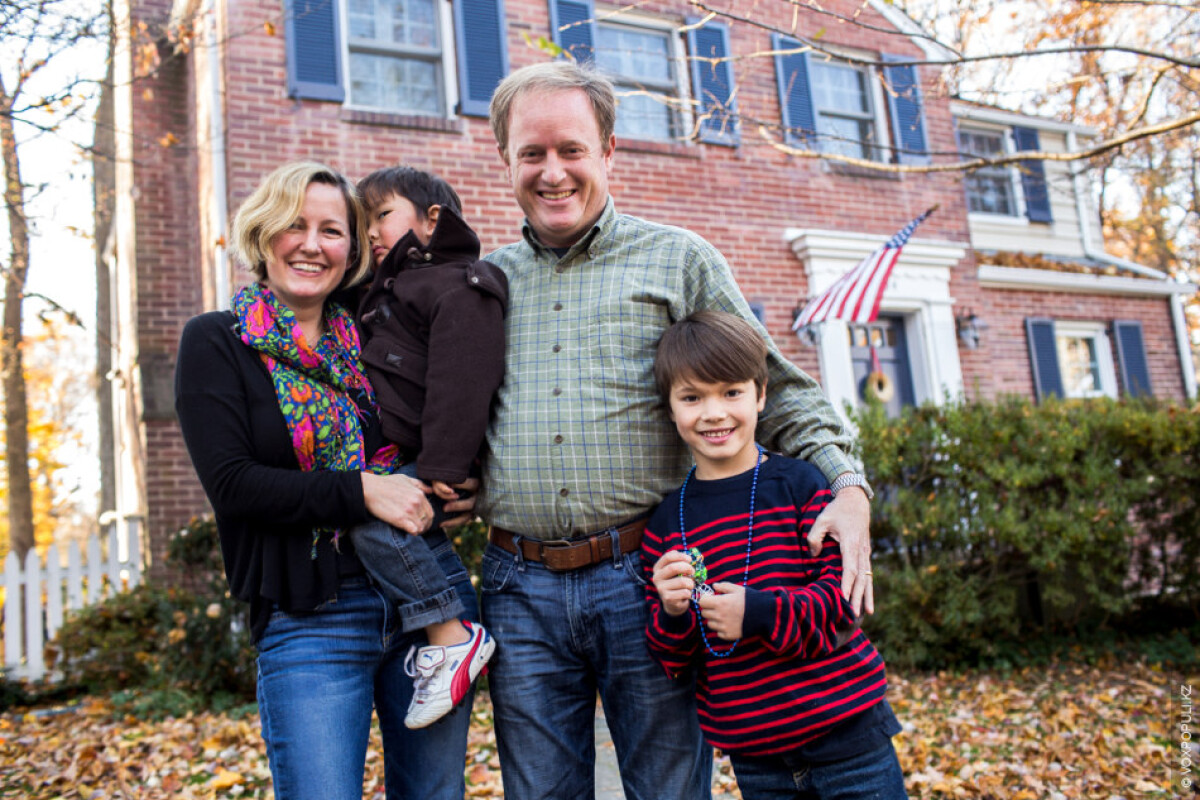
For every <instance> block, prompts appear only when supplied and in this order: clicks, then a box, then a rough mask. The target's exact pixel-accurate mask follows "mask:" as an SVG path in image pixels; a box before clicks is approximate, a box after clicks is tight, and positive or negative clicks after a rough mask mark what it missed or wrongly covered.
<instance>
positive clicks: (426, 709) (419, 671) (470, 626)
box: [404, 620, 496, 730]
mask: <svg viewBox="0 0 1200 800" xmlns="http://www.w3.org/2000/svg"><path fill="white" fill-rule="evenodd" d="M462 624H463V627H464V628H466V629H467V631H468V632H469V633H470V634H471V638H470V639H468V640H467V641H465V642H463V643H462V644H453V645H449V646H448V647H441V646H438V645H426V646H425V647H420V648H418V647H413V648H410V649H409V651H408V655H407V656H406V657H405V659H404V671H405V672H406V673H408V676H409V677H410V678H413V685H414V686H415V688H416V691H415V692H414V694H413V699H412V703H410V704H409V706H408V715H407V716H405V718H404V724H405V725H406V726H407V727H409V728H411V729H413V730H416V729H418V728H424V727H426V726H427V725H432V724H433V723H434V722H437V721H438V720H439V719H441V718H442V717H444V716H446V715H447V714H449V713H450V711H451V710H452V709H454V707H455V706H457V705H458V704H459V703H461V702H462V701H463V698H465V697H466V696H467V693H468V692H469V691H470V690H471V684H473V683H474V682H475V679H476V678H477V677H479V675H480V673H482V672H484V671H485V670H486V669H487V662H488V659H490V658H491V657H492V653H494V652H495V651H496V641H495V640H494V639H493V638H492V636H491V634H489V633H488V632H487V631H486V630H484V627H483V626H482V625H480V624H479V623H476V622H467V621H466V620H464V621H463V623H462Z"/></svg>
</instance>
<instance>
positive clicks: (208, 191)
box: [109, 0, 1195, 561]
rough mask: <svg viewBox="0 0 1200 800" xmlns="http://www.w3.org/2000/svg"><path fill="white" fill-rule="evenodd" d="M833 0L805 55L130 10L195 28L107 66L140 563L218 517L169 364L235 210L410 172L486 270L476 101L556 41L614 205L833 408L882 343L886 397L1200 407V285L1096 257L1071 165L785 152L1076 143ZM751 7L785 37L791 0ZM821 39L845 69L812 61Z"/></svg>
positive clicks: (494, 167) (127, 449)
mask: <svg viewBox="0 0 1200 800" xmlns="http://www.w3.org/2000/svg"><path fill="white" fill-rule="evenodd" d="M841 5H845V6H846V9H845V10H847V11H853V10H854V9H858V8H860V6H861V11H862V13H861V14H860V15H859V17H858V19H859V21H860V22H861V23H864V24H861V25H856V24H838V23H837V22H836V21H835V20H834V19H833V18H832V17H827V16H820V15H817V14H814V13H810V12H808V11H803V12H801V13H800V14H799V17H798V18H797V19H798V27H797V28H795V29H794V33H795V38H792V37H788V36H782V35H779V34H777V33H772V32H770V31H768V30H766V29H764V28H761V27H757V26H755V25H753V24H750V23H748V22H730V21H728V20H723V19H721V18H717V19H712V20H707V21H704V22H703V24H700V20H696V19H693V18H692V17H691V16H689V15H690V14H692V13H694V8H693V7H692V6H690V5H689V4H688V3H686V2H684V1H683V0H652V2H647V3H642V4H638V5H637V6H636V9H635V10H631V9H628V8H626V7H625V6H618V5H608V4H605V3H602V2H594V0H402V1H401V0H283V2H282V3H281V2H280V0H269V1H268V0H175V2H174V4H172V0H131V5H130V6H127V7H125V8H124V9H123V10H120V12H119V13H121V14H127V15H128V16H129V20H130V22H131V24H130V25H128V26H118V27H120V28H122V29H125V28H128V29H129V30H133V31H134V32H135V33H136V32H137V31H139V30H142V28H140V27H139V26H138V25H137V22H139V21H141V22H145V23H146V24H147V25H146V27H145V28H144V30H150V31H154V30H171V31H175V32H176V34H174V35H172V36H171V37H164V38H163V39H161V40H159V41H155V42H150V41H147V40H144V39H142V40H139V39H137V38H136V37H135V39H134V40H133V41H129V42H125V43H123V44H124V46H119V47H118V52H121V53H127V54H132V55H128V56H127V57H126V58H125V59H124V60H123V61H122V62H121V63H120V64H119V65H118V70H119V74H118V75H117V85H118V86H119V87H122V88H119V89H118V92H117V96H116V114H117V124H116V130H117V138H118V153H119V155H120V156H121V159H120V161H119V166H118V169H117V177H116V187H115V190H116V196H117V198H118V200H117V208H116V222H115V226H114V227H115V229H116V233H115V235H114V238H113V241H112V242H110V248H109V250H110V253H111V265H112V272H113V276H114V277H113V286H112V297H113V304H114V307H113V318H114V320H115V322H114V331H113V332H112V340H113V342H114V353H113V356H114V361H113V364H114V369H113V372H112V375H113V376H114V377H113V380H112V387H113V393H114V407H115V412H114V417H115V418H116V422H115V433H116V440H117V445H116V452H115V453H113V454H112V458H113V459H114V461H115V463H116V465H117V472H118V474H119V476H120V477H119V478H118V484H119V485H118V487H117V489H118V493H117V494H118V500H117V504H118V506H120V508H118V509H117V510H118V511H121V512H124V513H130V512H133V513H141V514H144V515H146V516H147V518H148V525H147V529H148V531H149V535H150V543H149V544H150V547H149V548H148V552H149V553H150V554H151V558H152V559H154V560H156V561H157V560H160V559H161V555H162V549H163V547H164V543H165V535H166V533H167V532H168V531H170V530H172V529H174V528H176V527H178V526H179V525H180V524H181V523H182V522H184V521H186V519H187V518H188V517H189V516H190V515H192V514H194V513H196V512H198V511H201V510H203V509H204V507H205V501H204V497H203V495H202V493H201V491H200V488H199V485H198V483H197V482H196V480H195V477H194V475H193V474H192V473H191V468H190V464H189V462H188V460H187V456H186V453H185V452H184V449H183V445H182V441H181V438H180V436H179V432H178V428H177V425H176V423H175V420H174V415H173V411H172V402H173V397H172V372H173V366H174V354H175V348H176V341H177V338H178V335H179V332H180V330H181V329H182V326H183V324H184V322H185V321H186V320H187V319H188V318H189V317H190V316H192V315H193V314H196V313H199V312H201V311H204V310H207V309H211V308H215V307H221V306H224V305H226V304H227V303H228V297H229V295H230V292H231V287H233V286H235V285H236V284H237V283H238V282H239V281H241V280H243V279H244V273H240V272H239V271H237V269H236V267H235V265H231V264H230V263H229V261H228V260H227V258H226V255H225V235H226V231H227V225H228V220H229V217H230V216H231V213H232V211H233V210H235V209H236V208H237V206H238V204H239V203H240V202H241V201H242V200H243V199H244V198H245V197H246V196H247V195H248V194H249V192H250V191H251V189H252V188H253V187H254V186H255V185H256V184H257V182H258V181H259V179H260V178H261V177H262V176H263V175H264V174H265V173H266V172H268V171H270V170H271V169H273V168H274V167H276V166H278V165H279V164H281V163H283V162H285V161H288V160H292V159H299V158H315V159H319V160H322V161H326V162H328V163H330V164H332V165H334V166H336V167H337V168H339V169H341V170H343V171H344V172H346V173H347V174H348V175H350V176H351V177H352V178H358V177H361V176H363V175H365V174H366V173H367V172H369V171H371V170H372V169H374V168H377V167H379V166H381V165H385V164H391V163H397V162H401V163H407V164H412V165H414V166H419V167H423V168H427V169H432V170H434V171H436V172H438V173H439V174H441V175H442V176H443V177H445V178H447V179H448V180H449V181H450V182H451V183H452V184H453V185H454V186H455V187H456V188H457V189H458V191H459V193H460V195H461V196H462V198H463V202H464V204H465V213H466V216H467V218H468V219H469V220H470V221H471V222H472V224H473V225H474V226H475V227H476V229H477V230H478V231H479V233H480V237H481V238H482V240H483V242H484V247H485V250H486V249H488V248H491V247H494V246H497V245H500V244H502V243H506V242H508V241H511V240H513V239H514V238H515V237H517V236H518V235H519V225H520V219H521V217H520V212H519V210H518V209H517V206H516V204H515V202H514V201H513V199H512V196H511V193H510V189H509V187H508V185H507V183H506V180H505V176H504V171H503V168H502V163H501V161H500V159H499V156H498V155H497V153H496V147H495V141H494V139H493V137H492V133H491V130H490V127H489V125H488V122H487V118H486V108H487V101H488V99H489V98H490V95H491V91H492V89H493V88H494V86H495V84H496V82H497V81H498V80H499V79H500V78H501V77H502V76H503V75H504V74H507V72H508V71H510V70H512V69H514V68H517V67H520V66H522V65H524V64H528V63H531V62H534V61H537V60H540V59H545V58H548V57H549V56H548V55H547V53H546V52H545V47H542V48H540V49H539V48H538V47H535V46H533V44H532V43H536V40H537V39H538V37H545V38H546V39H547V40H551V41H553V42H556V43H557V44H559V45H561V46H562V47H565V48H568V49H571V50H572V51H573V52H574V53H576V54H577V55H578V56H580V57H594V58H595V59H596V60H597V61H598V63H599V64H600V65H601V66H602V67H603V68H605V69H606V70H608V71H609V72H610V73H611V74H612V75H613V76H614V80H615V82H616V83H617V84H618V88H619V90H620V92H621V93H622V99H621V108H620V111H619V123H618V129H617V137H618V151H617V156H616V159H615V162H614V174H613V177H612V190H613V194H614V197H615V198H616V202H617V207H618V209H619V210H621V211H624V212H627V213H632V214H637V215H640V216H645V217H648V218H651V219H654V220H657V221H662V222H667V223H672V224H676V225H681V226H685V227H688V228H691V229H693V230H695V231H697V232H698V233H700V234H701V235H703V236H704V237H705V238H706V239H708V240H709V241H710V242H712V243H713V244H714V245H716V246H717V247H718V248H719V249H720V250H721V251H722V252H723V253H724V254H725V255H726V256H727V257H728V259H729V261H730V263H731V264H732V265H733V269H734V272H735V274H736V276H737V278H738V281H739V283H740V284H741V286H742V289H743V291H744V293H745V295H746V297H747V298H748V299H749V300H750V302H751V303H752V304H753V305H754V306H755V307H756V309H758V310H759V311H760V313H761V317H762V319H763V320H764V322H765V324H766V326H767V328H768V330H769V331H770V332H771V334H772V335H773V336H774V338H775V340H776V341H777V342H778V344H779V345H780V347H781V348H782V349H783V352H784V353H785V354H786V355H787V356H788V357H789V358H791V359H793V360H794V361H795V362H796V363H798V364H799V365H800V366H801V367H803V368H804V369H806V370H808V371H810V372H812V373H814V374H816V375H819V376H820V378H821V380H822V382H823V384H824V386H825V387H826V389H827V391H828V392H829V393H830V395H831V396H832V397H833V398H834V399H835V400H836V401H838V402H839V403H841V402H851V403H855V402H858V401H859V399H860V397H861V394H860V393H861V391H862V386H861V384H862V377H863V375H865V373H866V370H867V368H868V366H869V365H870V364H871V363H873V362H872V360H871V355H870V354H871V350H872V348H871V345H872V344H873V345H874V351H875V354H876V355H877V356H878V357H879V358H880V362H881V366H882V367H883V369H884V371H885V372H888V373H889V374H890V375H891V376H892V377H893V381H894V383H895V385H896V387H897V389H898V391H897V397H896V399H895V401H894V404H899V403H901V402H909V403H913V402H922V401H934V402H939V401H941V399H942V398H944V397H946V396H956V395H962V394H964V393H965V395H966V396H968V397H971V398H989V397H994V396H996V395H998V394H1001V393H1018V394H1024V395H1040V394H1042V393H1045V392H1049V391H1057V392H1058V393H1060V394H1068V395H1069V394H1073V393H1092V392H1101V393H1108V394H1114V395H1115V394H1117V393H1133V394H1138V393H1142V392H1150V393H1153V394H1154V395H1156V396H1161V397H1167V398H1174V399H1177V400H1180V401H1182V400H1184V399H1185V398H1186V397H1190V396H1194V394H1195V379H1194V372H1193V369H1192V367H1191V364H1190V357H1189V358H1188V361H1187V362H1184V361H1183V357H1182V356H1181V353H1186V352H1187V351H1186V347H1185V343H1184V342H1183V339H1182V337H1183V331H1182V317H1181V314H1180V310H1179V302H1178V298H1179V297H1180V296H1181V295H1182V294H1183V293H1186V292H1187V291H1190V290H1189V289H1186V288H1182V287H1180V286H1179V285H1178V284H1174V283H1171V282H1169V281H1167V280H1166V279H1165V277H1164V276H1162V275H1160V274H1157V273H1154V272H1153V271H1152V270H1146V269H1145V268H1142V267H1139V266H1137V265H1134V264H1126V263H1123V262H1119V261H1117V260H1116V259H1113V258H1111V257H1108V256H1105V255H1104V254H1103V242H1102V241H1100V239H1099V234H1098V231H1097V225H1096V224H1095V221H1094V219H1095V212H1094V210H1093V209H1092V208H1091V204H1090V199H1089V194H1088V192H1087V191H1086V187H1085V186H1084V184H1083V182H1082V178H1079V177H1078V176H1074V175H1072V174H1071V173H1070V172H1069V170H1067V169H1066V168H1065V167H1061V166H1057V165H1051V164H1047V165H1046V166H1045V167H1044V169H1043V168H1042V167H1040V166H1039V165H1038V164H1036V163H1030V164H1028V165H1025V167H1024V168H1022V169H1018V168H1002V169H998V170H991V171H980V172H977V173H973V174H972V176H970V177H967V178H965V179H964V176H963V175H962V174H960V173H957V172H948V173H911V172H898V171H892V172H887V171H878V170H870V169H866V168H864V167H862V166H855V165H852V164H847V163H844V162H840V161H837V160H835V159H833V158H812V157H801V156H797V155H795V154H790V153H788V152H784V151H783V150H781V149H780V148H778V147H776V146H775V144H784V145H792V146H793V147H798V148H807V149H812V150H817V151H819V152H822V153H826V154H829V155H841V156H848V157H852V158H857V159H863V160H866V161H873V162H878V163H881V164H895V165H901V166H908V165H913V164H918V165H919V164H924V163H931V162H933V163H941V162H944V161H946V160H948V159H956V158H958V157H959V156H958V155H956V153H957V152H958V151H959V145H960V141H961V142H962V143H963V145H964V146H963V149H964V150H966V151H968V152H973V153H983V154H989V153H993V152H1006V151H1011V150H1031V149H1034V150H1036V149H1039V147H1040V148H1041V149H1051V148H1057V149H1070V148H1071V147H1073V146H1074V140H1075V139H1076V138H1078V137H1080V136H1086V135H1087V131H1084V130H1081V129H1078V128H1076V127H1073V126H1070V125H1064V124H1061V123H1055V122H1050V121H1046V120H1037V119H1029V118H1025V117H1017V116H1015V115H1011V114H1006V113H1004V112H999V111H996V110H991V109H983V108H980V107H977V106H970V105H968V104H962V103H952V102H951V101H950V100H949V99H947V98H945V97H941V96H939V95H938V94H937V92H936V91H935V90H934V87H935V84H936V79H937V67H936V64H934V65H930V64H928V63H926V64H922V65H912V64H906V63H905V60H909V61H912V60H921V61H926V62H928V61H931V60H936V59H937V57H938V52H937V50H936V49H935V48H932V47H930V46H929V45H927V44H925V43H924V40H921V39H919V38H912V37H911V36H910V35H909V34H912V33H913V32H914V30H913V25H912V23H911V21H909V20H908V19H907V18H905V17H903V16H902V15H900V14H899V12H897V11H895V10H894V9H893V8H892V7H891V6H889V5H888V4H886V3H884V2H876V0H871V2H868V3H867V4H866V5H865V6H864V5H862V4H858V3H854V4H850V3H845V4H843V3H840V2H839V1H838V0H835V1H834V2H833V3H832V5H831V8H833V9H837V8H839V7H840V6H841ZM729 7H730V8H731V9H736V8H738V6H737V5H736V4H732V3H730V4H729ZM754 9H755V10H754V13H755V15H756V19H757V20H759V21H761V22H765V23H768V24H771V25H774V26H778V27H779V28H780V29H784V30H792V29H791V28H790V26H791V24H792V13H793V6H792V5H790V4H786V3H779V4H778V5H772V4H755V6H754ZM819 29H824V33H823V34H822V35H820V36H819V37H817V39H818V41H819V46H820V48H822V49H823V50H825V51H827V52H826V53H820V52H816V51H811V52H805V51H804V50H803V49H798V48H799V47H800V46H801V45H803V44H805V43H806V42H808V41H810V40H809V39H807V38H806V37H811V36H816V33H817V31H818V30H819ZM180 31H183V32H184V33H183V34H182V36H180V35H178V34H179V32H180ZM180 41H182V42H184V44H185V45H186V46H181V45H180V44H179V42H180ZM147 46H149V48H148V47H147ZM923 48H924V49H923ZM828 54H833V55H834V56H836V58H830V57H828ZM706 59H711V60H706ZM135 62H136V63H135ZM148 65H149V66H150V67H152V69H151V70H150V71H149V72H148V73H146V68H147V66H148ZM122 72H123V74H121V73H122ZM142 73H146V74H142ZM1030 132H1032V138H1031V134H1030ZM773 143H774V144H773ZM1030 145H1032V146H1030ZM996 148H1000V149H999V150H997V149H996ZM931 154H933V155H931ZM935 204H938V205H939V206H940V208H939V210H938V211H937V213H935V214H934V215H933V216H932V217H930V219H928V220H927V221H926V222H925V223H924V224H923V225H922V226H921V227H920V228H919V229H918V230H917V232H916V235H915V237H914V239H913V240H912V241H911V243H910V244H909V245H908V247H906V248H905V250H904V252H903V255H902V257H901V259H900V262H899V264H898V266H897V268H896V271H895V273H894V275H893V279H892V282H891V284H890V285H889V288H888V290H887V293H886V294H885V296H884V300H883V316H882V317H881V319H880V321H879V322H878V323H873V324H872V325H870V326H861V327H856V328H854V329H853V330H847V327H846V326H845V325H844V324H843V323H836V322H835V323H827V324H826V326H825V330H824V332H823V335H822V336H821V337H820V341H819V342H818V343H817V345H816V346H815V347H811V346H806V345H805V344H802V343H801V342H800V341H799V340H798V338H797V337H796V336H795V335H794V334H792V333H791V331H790V323H791V320H792V315H793V313H794V310H795V308H796V307H797V306H798V305H803V302H804V300H805V298H807V297H808V296H809V295H810V294H811V293H813V292H814V291H817V290H820V289H823V288H824V287H825V286H827V285H828V284H829V283H831V282H832V280H833V279H834V278H835V277H836V276H837V275H839V274H841V273H842V272H843V271H845V270H846V269H848V268H849V267H850V266H852V265H853V264H854V263H855V262H857V261H858V260H860V259H861V258H862V257H863V256H864V255H866V254H867V253H868V252H870V251H871V250H873V249H874V248H875V247H877V246H878V245H879V244H880V243H881V242H882V241H884V240H885V239H887V238H888V237H889V236H891V235H892V234H893V233H895V232H896V231H897V230H898V229H899V228H900V227H901V226H902V225H904V224H905V223H906V222H908V221H909V220H911V219H912V218H913V217H915V216H916V215H917V214H918V213H920V212H921V211H924V210H925V209H927V208H929V207H930V206H933V205H935ZM1191 290H1194V287H1192V289H1191ZM1031 354H1032V356H1031ZM1089 354H1090V355H1089ZM1106 354H1107V355H1106ZM1185 363H1186V366H1185ZM1089 376H1090V380H1091V383H1090V384H1089V383H1088V380H1089Z"/></svg>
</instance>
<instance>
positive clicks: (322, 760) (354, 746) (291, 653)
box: [258, 542, 478, 800]
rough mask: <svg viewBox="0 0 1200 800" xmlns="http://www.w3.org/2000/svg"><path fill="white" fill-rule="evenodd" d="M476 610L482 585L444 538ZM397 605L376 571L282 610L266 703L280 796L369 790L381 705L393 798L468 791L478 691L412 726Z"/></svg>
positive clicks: (276, 619) (456, 795)
mask: <svg viewBox="0 0 1200 800" xmlns="http://www.w3.org/2000/svg"><path fill="white" fill-rule="evenodd" d="M434 552H435V555H436V556H437V558H438V560H439V562H440V563H441V564H442V567H443V569H444V570H445V572H446V574H447V575H448V576H449V577H450V582H451V584H452V585H453V586H454V587H455V589H456V590H457V591H458V592H459V595H460V596H461V597H462V600H463V603H464V605H465V606H466V609H467V617H468V618H469V619H472V620H476V619H478V612H477V603H476V601H475V592H474V589H473V588H472V586H471V582H470V580H469V578H468V576H467V572H466V570H465V569H464V568H463V566H462V562H461V561H459V559H458V556H456V555H455V554H454V550H453V549H452V548H451V547H450V543H449V542H445V543H444V544H442V545H439V546H437V547H435V548H434ZM414 644H416V645H423V644H425V636H424V634H423V633H422V632H420V631H417V632H415V633H411V634H405V633H403V632H402V631H401V628H400V620H399V617H398V615H397V614H396V612H395V609H394V606H393V605H392V603H391V602H389V601H388V600H387V599H386V598H385V597H384V596H383V595H382V594H381V593H380V592H379V591H378V590H377V589H375V588H374V587H373V586H371V585H370V584H369V583H368V581H367V579H366V578H355V579H350V580H346V581H343V582H342V585H341V587H339V589H338V592H337V596H336V597H335V598H333V599H331V600H329V601H328V602H326V603H325V604H323V605H322V606H321V607H320V608H318V609H317V610H316V611H313V612H311V613H304V614H287V613H284V612H282V611H276V612H275V613H274V614H273V615H272V616H271V620H270V622H269V623H268V624H267V629H266V632H265V633H264V634H263V637H262V639H261V640H260V641H259V643H258V708H259V713H260V714H261V717H262V733H263V739H264V740H265V741H266V744H267V756H268V758H269V760H270V764H271V775H272V777H273V779H274V788H275V797H276V798H277V800H306V799H307V798H321V800H360V798H361V797H362V787H363V769H364V764H365V759H366V752H367V740H368V736H369V734H370V727H371V709H372V707H374V708H375V709H376V710H377V712H378V714H379V723H380V728H381V729H382V733H383V750H384V768H385V780H386V782H387V796H388V798H389V800H402V798H403V799H406V798H418V797H419V798H422V800H434V799H436V800H462V797H463V794H464V792H465V788H466V787H465V784H464V780H463V769H464V765H465V758H466V748H467V728H468V726H469V725H470V721H471V702H472V700H473V699H474V695H473V694H472V695H471V696H469V697H468V698H467V700H466V701H465V702H464V703H463V705H461V706H459V708H457V709H456V710H455V711H454V712H452V713H451V714H449V715H447V717H446V718H445V719H443V720H440V721H439V722H438V723H437V724H435V725H432V726H430V727H428V728H425V729H423V730H417V731H410V730H409V729H408V728H406V727H404V715H405V713H406V712H407V711H408V704H409V702H410V701H411V700H412V695H413V681H412V678H410V677H408V676H407V675H406V674H405V673H404V657H405V655H406V654H407V652H408V648H409V647H410V646H411V645H414Z"/></svg>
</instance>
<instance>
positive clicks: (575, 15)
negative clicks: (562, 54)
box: [550, 0, 596, 64]
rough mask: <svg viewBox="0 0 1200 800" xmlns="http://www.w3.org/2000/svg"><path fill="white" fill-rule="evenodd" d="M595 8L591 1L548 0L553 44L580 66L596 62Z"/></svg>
mask: <svg viewBox="0 0 1200 800" xmlns="http://www.w3.org/2000/svg"><path fill="white" fill-rule="evenodd" d="M595 25H596V7H595V5H594V4H593V3H592V0H550V32H551V33H552V34H553V35H554V41H555V43H556V44H557V45H558V46H559V47H561V48H562V49H564V50H566V51H567V52H568V53H570V54H571V55H572V56H574V57H575V60H576V61H578V62H579V63H580V64H583V63H585V62H588V61H595V60H596V44H595V42H596V35H595V31H594V30H593V29H594V27H595Z"/></svg>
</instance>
